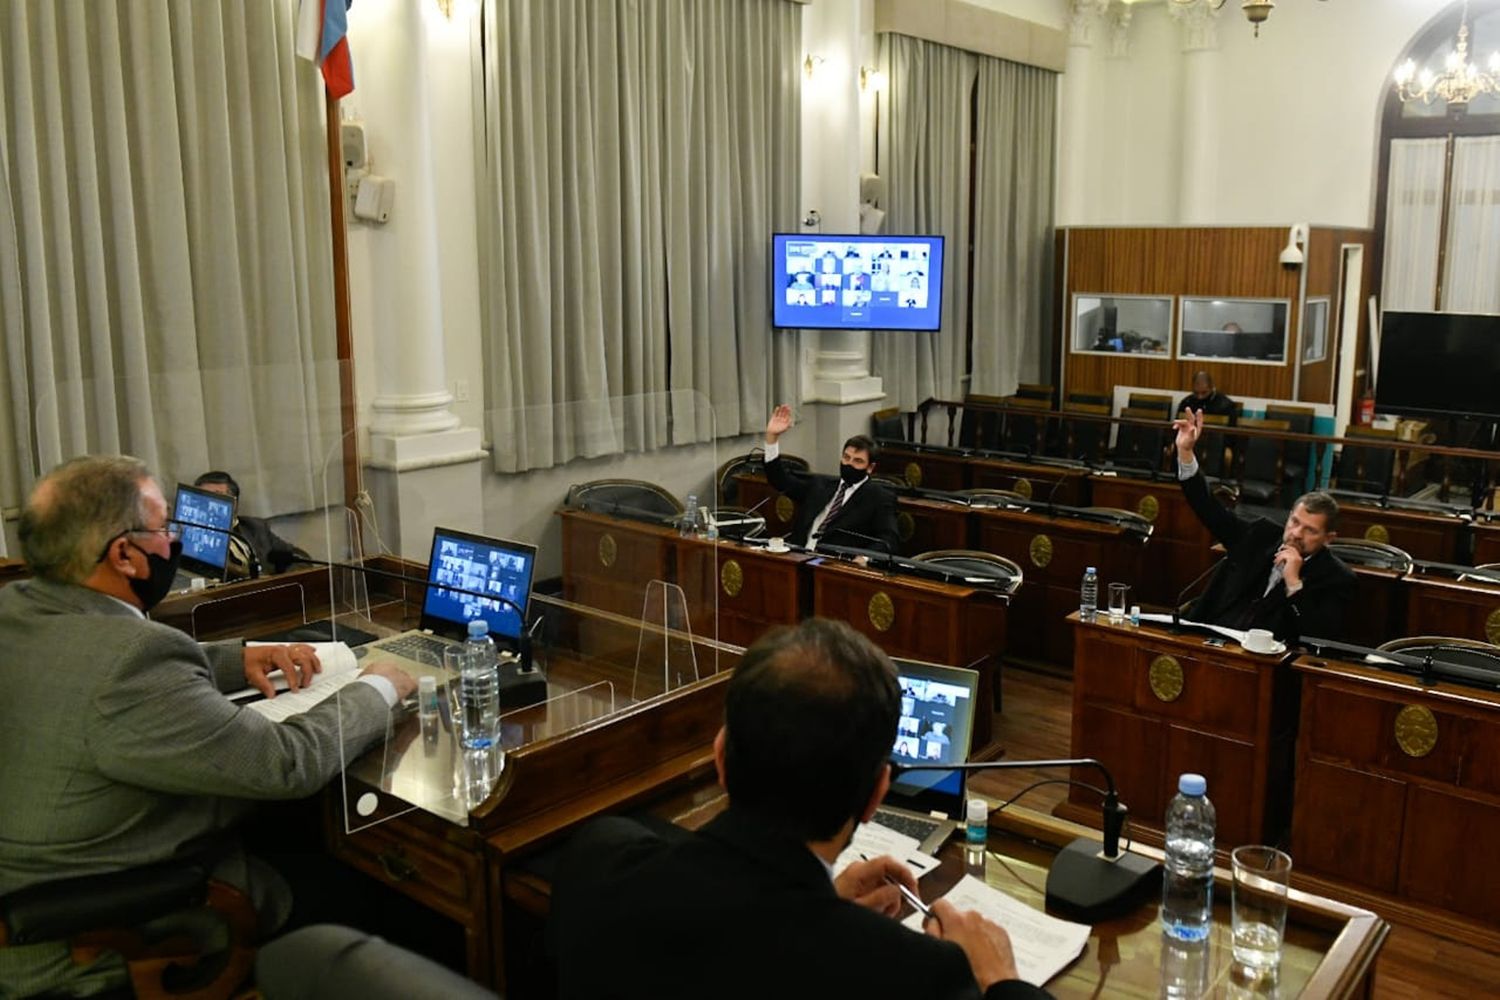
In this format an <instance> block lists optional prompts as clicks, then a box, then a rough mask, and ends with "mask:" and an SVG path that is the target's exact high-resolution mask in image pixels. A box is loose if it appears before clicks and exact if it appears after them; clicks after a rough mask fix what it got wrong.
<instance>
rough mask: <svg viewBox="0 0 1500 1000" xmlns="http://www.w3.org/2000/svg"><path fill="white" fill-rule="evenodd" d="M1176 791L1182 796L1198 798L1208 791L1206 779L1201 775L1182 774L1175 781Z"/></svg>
mask: <svg viewBox="0 0 1500 1000" xmlns="http://www.w3.org/2000/svg"><path fill="white" fill-rule="evenodd" d="M1177 790H1178V791H1179V792H1181V793H1182V794H1183V795H1191V796H1194V797H1200V796H1202V795H1203V794H1205V793H1206V792H1207V791H1208V779H1207V778H1205V777H1203V775H1201V774H1184V775H1183V776H1182V777H1180V778H1178V779H1177Z"/></svg>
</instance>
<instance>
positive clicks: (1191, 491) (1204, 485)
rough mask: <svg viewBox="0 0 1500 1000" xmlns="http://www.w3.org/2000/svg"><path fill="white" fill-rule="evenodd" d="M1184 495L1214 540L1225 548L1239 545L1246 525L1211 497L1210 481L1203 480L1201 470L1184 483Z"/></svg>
mask: <svg viewBox="0 0 1500 1000" xmlns="http://www.w3.org/2000/svg"><path fill="white" fill-rule="evenodd" d="M1182 495H1183V496H1184V497H1185V498H1186V499H1187V502H1188V506H1189V507H1191V508H1193V513H1194V514H1196V515H1197V516H1198V520H1199V521H1200V522H1202V524H1203V526H1204V527H1205V528H1207V529H1208V530H1209V533H1210V534H1212V535H1213V536H1214V538H1216V539H1218V540H1219V541H1220V542H1223V543H1224V547H1225V548H1228V549H1232V548H1234V547H1235V546H1236V545H1238V544H1239V542H1240V539H1242V538H1243V537H1244V535H1245V524H1244V522H1243V521H1241V520H1240V519H1239V518H1237V517H1235V516H1234V513H1233V512H1232V511H1231V510H1230V509H1229V508H1228V507H1225V506H1224V505H1223V504H1221V503H1219V501H1217V500H1215V499H1214V498H1213V497H1211V496H1210V495H1209V493H1208V481H1207V480H1206V479H1204V478H1203V470H1202V469H1201V468H1200V469H1199V470H1198V471H1197V472H1195V473H1193V474H1192V476H1191V477H1189V478H1187V479H1184V480H1183V481H1182Z"/></svg>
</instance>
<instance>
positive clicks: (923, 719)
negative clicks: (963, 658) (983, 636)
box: [872, 660, 979, 854]
mask: <svg viewBox="0 0 1500 1000" xmlns="http://www.w3.org/2000/svg"><path fill="white" fill-rule="evenodd" d="M893 662H894V663H895V664H896V675H897V680H898V681H899V682H900V684H901V717H900V721H899V722H898V723H897V726H896V742H895V745H894V746H893V747H892V748H891V763H893V764H961V763H963V762H965V761H967V760H968V759H969V749H970V746H969V742H970V738H971V736H972V733H973V730H974V712H975V703H976V701H977V697H976V692H977V690H978V687H979V672H978V671H975V670H968V669H965V668H963V667H948V666H944V665H942V664H939V663H923V662H921V661H920V660H893ZM963 815H964V773H963V772H962V771H912V772H908V773H905V774H898V775H896V776H895V777H893V778H892V779H891V789H890V791H889V792H887V793H886V797H885V801H884V802H883V803H881V805H880V808H879V809H877V810H876V811H875V816H874V819H873V820H872V822H875V823H879V824H880V825H881V826H885V827H889V828H890V829H892V830H896V831H897V832H899V833H904V834H906V835H907V836H908V837H914V838H916V839H917V840H919V841H921V849H922V850H923V851H925V852H927V853H928V854H932V853H934V852H936V851H937V849H938V848H939V847H941V846H942V845H943V842H944V841H946V840H947V839H948V837H949V836H950V835H951V834H952V833H953V831H954V830H956V829H958V823H959V822H960V821H961V820H962V819H963ZM942 817H946V818H942Z"/></svg>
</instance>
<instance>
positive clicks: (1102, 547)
mask: <svg viewBox="0 0 1500 1000" xmlns="http://www.w3.org/2000/svg"><path fill="white" fill-rule="evenodd" d="M973 516H974V518H975V519H976V532H975V547H976V548H978V549H982V550H984V551H986V552H994V553H996V554H997V555H1002V556H1006V557H1007V558H1010V559H1014V560H1015V561H1016V562H1017V563H1018V564H1020V566H1021V568H1022V570H1023V571H1024V572H1025V574H1026V578H1025V581H1024V582H1023V583H1022V584H1021V589H1020V590H1018V591H1017V592H1016V595H1015V597H1013V598H1012V599H1011V613H1012V614H1013V615H1015V617H1016V620H1018V621H1024V622H1027V623H1028V625H1029V627H1028V628H1025V629H1016V630H1014V632H1013V633H1012V635H1011V637H1010V645H1009V647H1008V652H1010V653H1013V654H1014V655H1017V656H1024V657H1030V658H1032V659H1039V660H1046V661H1048V662H1050V663H1055V664H1059V665H1067V664H1070V663H1072V662H1073V631H1072V629H1071V627H1069V625H1068V623H1067V616H1068V614H1069V613H1070V612H1074V611H1077V610H1078V587H1079V584H1080V582H1081V581H1082V580H1083V573H1084V570H1085V569H1086V568H1087V567H1089V566H1093V567H1095V568H1097V569H1098V571H1099V598H1100V600H1101V601H1103V600H1105V595H1106V594H1107V593H1108V585H1109V584H1110V583H1113V582H1115V581H1123V582H1126V583H1133V582H1135V581H1137V580H1139V579H1140V578H1141V576H1140V572H1141V571H1140V567H1141V553H1142V548H1143V546H1142V544H1141V542H1140V541H1139V540H1137V539H1136V538H1134V537H1132V536H1131V535H1130V534H1129V533H1128V532H1127V531H1126V530H1125V529H1124V528H1121V527H1118V526H1115V525H1108V524H1097V523H1095V522H1092V521H1076V520H1072V519H1069V518H1063V517H1055V518H1054V517H1047V516H1046V515H1044V514H1036V513H1031V512H1027V511H1012V510H980V511H976V512H974V515H973Z"/></svg>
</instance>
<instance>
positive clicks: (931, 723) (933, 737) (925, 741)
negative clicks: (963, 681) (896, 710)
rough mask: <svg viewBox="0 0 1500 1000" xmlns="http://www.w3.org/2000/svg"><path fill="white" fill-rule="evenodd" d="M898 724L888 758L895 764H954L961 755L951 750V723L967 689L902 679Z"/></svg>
mask: <svg viewBox="0 0 1500 1000" xmlns="http://www.w3.org/2000/svg"><path fill="white" fill-rule="evenodd" d="M898 679H899V680H900V682H901V721H900V722H899V723H898V724H897V726H896V744H895V746H894V747H892V749H891V758H892V759H893V760H895V761H896V762H897V763H909V764H910V763H917V762H919V761H920V762H922V763H928V762H935V763H939V764H954V763H959V762H961V759H962V757H963V754H962V753H961V752H959V751H958V750H957V749H956V748H955V747H954V743H953V740H954V730H953V723H954V719H955V718H957V714H958V712H960V711H964V710H966V709H965V708H960V707H958V706H963V705H964V703H965V701H966V699H968V697H969V689H968V688H965V687H960V686H958V685H956V684H944V683H943V682H942V681H931V680H924V679H922V678H918V677H901V678H898Z"/></svg>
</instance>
